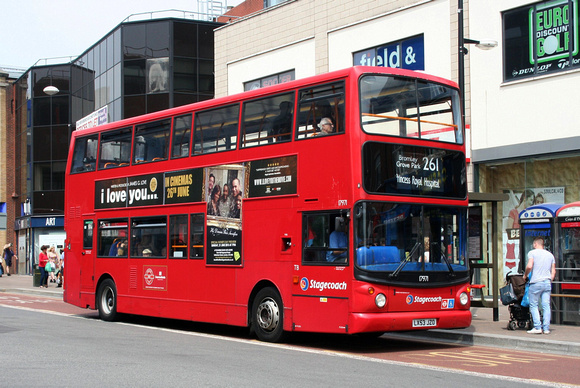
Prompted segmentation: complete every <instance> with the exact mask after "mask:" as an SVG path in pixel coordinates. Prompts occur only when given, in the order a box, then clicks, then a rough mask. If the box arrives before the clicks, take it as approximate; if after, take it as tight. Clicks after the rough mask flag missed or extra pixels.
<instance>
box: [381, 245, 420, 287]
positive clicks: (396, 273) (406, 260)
mask: <svg viewBox="0 0 580 388" xmlns="http://www.w3.org/2000/svg"><path fill="white" fill-rule="evenodd" d="M419 248H421V243H419V242H416V243H415V246H414V247H413V249H411V252H409V255H408V256H407V257H405V260H403V261H401V264H399V266H398V267H397V269H396V270H395V272H393V273H392V274H389V278H391V279H392V278H397V277H399V273H400V272H401V271H402V270H403V267H404V266H405V265H407V263H408V262H409V261H411V257H413V255H414V254H415V253H416V252H417V250H419Z"/></svg>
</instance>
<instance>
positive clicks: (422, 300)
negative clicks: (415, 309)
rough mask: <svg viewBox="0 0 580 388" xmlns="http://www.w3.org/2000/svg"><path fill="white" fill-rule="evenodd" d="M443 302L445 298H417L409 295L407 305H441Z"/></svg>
mask: <svg viewBox="0 0 580 388" xmlns="http://www.w3.org/2000/svg"><path fill="white" fill-rule="evenodd" d="M442 300H443V298H441V297H440V296H415V297H413V295H410V294H409V295H407V300H406V302H407V304H413V303H421V304H425V303H440V302H441V301H442Z"/></svg>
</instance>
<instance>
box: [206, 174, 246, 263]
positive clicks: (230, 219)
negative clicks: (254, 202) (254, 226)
mask: <svg viewBox="0 0 580 388" xmlns="http://www.w3.org/2000/svg"><path fill="white" fill-rule="evenodd" d="M245 171H246V169H245V166H244V165H243V164H238V165H223V166H215V167H207V168H206V171H205V182H204V183H205V185H204V187H205V194H204V195H205V196H206V198H207V226H206V227H207V263H208V264H222V265H223V264H228V265H242V214H243V213H242V198H243V197H244V190H243V188H244V187H245V186H244V182H245Z"/></svg>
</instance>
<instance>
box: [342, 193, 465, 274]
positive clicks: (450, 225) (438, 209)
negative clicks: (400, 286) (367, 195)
mask: <svg viewBox="0 0 580 388" xmlns="http://www.w3.org/2000/svg"><path fill="white" fill-rule="evenodd" d="M466 213H467V212H466V209H465V208H458V207H442V206H426V205H418V204H396V203H385V202H359V203H358V204H357V205H356V208H355V212H354V214H355V222H354V228H355V231H354V233H355V236H354V239H355V240H354V241H355V242H356V248H355V249H356V251H355V257H356V267H357V271H358V273H359V275H360V276H359V278H364V279H365V280H373V279H374V280H376V281H378V282H385V283H391V282H393V283H409V282H414V283H416V282H421V281H425V282H427V283H434V282H453V281H458V280H460V279H461V280H463V281H464V280H465V277H466V276H467V274H468V272H467V270H468V267H467V262H466V249H467V236H466V233H465V231H466V230H467V228H466V221H467V214H466ZM375 277H376V279H375Z"/></svg>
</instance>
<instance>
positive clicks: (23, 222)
mask: <svg viewBox="0 0 580 388" xmlns="http://www.w3.org/2000/svg"><path fill="white" fill-rule="evenodd" d="M14 230H15V232H16V234H17V236H18V253H17V255H18V258H19V261H18V273H20V274H28V275H32V274H33V273H34V268H35V266H36V265H38V255H39V254H40V247H41V246H42V245H48V246H54V247H55V248H56V251H57V252H58V253H59V254H60V253H61V250H62V249H64V239H65V236H66V235H65V232H64V216H49V217H43V216H28V217H22V218H19V219H17V220H16V221H15V225H14Z"/></svg>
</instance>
